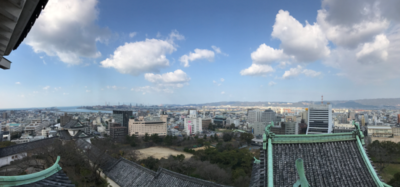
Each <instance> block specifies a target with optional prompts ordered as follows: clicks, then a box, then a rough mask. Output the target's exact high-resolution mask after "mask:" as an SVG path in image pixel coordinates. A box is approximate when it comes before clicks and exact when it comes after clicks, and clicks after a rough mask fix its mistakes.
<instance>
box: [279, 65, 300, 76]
mask: <svg viewBox="0 0 400 187" xmlns="http://www.w3.org/2000/svg"><path fill="white" fill-rule="evenodd" d="M302 70H303V67H301V66H300V65H298V66H297V67H295V68H290V69H289V70H288V71H285V73H284V74H283V76H282V78H283V79H289V78H292V77H297V76H298V75H300V73H301V71H302Z"/></svg>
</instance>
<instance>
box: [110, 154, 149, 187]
mask: <svg viewBox="0 0 400 187" xmlns="http://www.w3.org/2000/svg"><path fill="white" fill-rule="evenodd" d="M105 174H106V175H107V177H109V178H110V179H112V180H113V181H114V182H116V183H117V184H118V185H120V186H121V187H124V186H148V184H149V182H151V181H152V180H153V179H154V176H155V175H156V172H154V171H152V170H149V169H147V168H145V167H143V166H141V165H139V164H136V163H134V162H131V161H129V160H125V159H123V158H121V159H119V160H118V161H117V162H116V163H115V164H114V165H112V166H111V167H110V168H108V170H107V171H106V172H105Z"/></svg>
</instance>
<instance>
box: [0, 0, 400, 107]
mask: <svg viewBox="0 0 400 187" xmlns="http://www.w3.org/2000/svg"><path fill="white" fill-rule="evenodd" d="M374 2H375V1H373V2H372V3H369V2H363V1H354V2H353V3H352V4H348V6H346V7H343V6H339V5H341V3H344V2H340V1H330V0H324V1H322V2H317V1H316V2H312V3H300V2H297V3H293V2H290V3H289V1H279V2H270V1H252V2H239V1H230V2H229V3H224V2H213V1H201V2H193V1H192V2H181V1H172V2H168V3H166V2H163V1H159V2H157V3H153V2H136V1H135V2H131V1H120V2H119V3H113V2H109V1H95V0H85V1H77V0H76V1H75V0H74V1H64V2H56V1H49V2H48V4H47V6H46V8H45V9H44V10H43V12H42V14H41V15H40V16H39V18H38V19H37V20H36V23H35V25H34V26H33V27H32V30H31V31H30V33H29V34H28V36H27V38H26V39H25V40H24V42H23V43H22V44H21V46H20V47H19V48H18V49H17V50H15V51H13V52H12V53H11V55H10V56H8V57H7V58H8V59H10V60H11V61H12V62H13V63H12V65H11V66H12V68H11V69H10V70H6V71H2V72H1V73H0V78H1V79H2V80H3V83H2V88H3V89H2V91H1V92H0V96H1V97H2V98H7V99H2V100H1V101H0V108H28V107H51V106H82V105H98V104H104V103H105V102H111V103H118V102H121V103H122V102H125V103H129V102H131V101H134V102H135V103H146V104H151V105H156V104H190V103H193V104H200V103H209V102H219V101H271V102H278V101H282V102H298V101H305V100H308V101H318V100H319V99H320V97H321V95H324V99H326V100H354V99H373V98H398V96H397V94H396V93H397V92H398V91H399V89H398V88H397V87H396V86H393V85H397V84H398V82H399V76H400V69H399V68H397V66H396V65H398V63H399V60H400V57H399V55H397V54H398V53H399V50H400V47H399V46H400V44H399V41H400V40H398V38H399V37H400V34H399V33H400V32H399V31H400V30H399V29H400V27H399V21H400V19H399V18H400V15H398V14H399V13H398V12H397V11H396V7H399V4H400V3H399V2H395V1H385V2H381V3H380V4H376V3H374ZM344 17H345V18H344ZM396 53H397V54H396ZM132 103H133V102H132Z"/></svg>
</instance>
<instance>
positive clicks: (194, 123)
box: [184, 110, 203, 135]
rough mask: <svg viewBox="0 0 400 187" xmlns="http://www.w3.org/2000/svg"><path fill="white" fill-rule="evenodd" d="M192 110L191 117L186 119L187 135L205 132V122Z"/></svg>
mask: <svg viewBox="0 0 400 187" xmlns="http://www.w3.org/2000/svg"><path fill="white" fill-rule="evenodd" d="M194 111H196V110H190V113H189V116H188V117H187V118H185V121H184V129H185V132H186V134H187V135H192V134H199V133H202V132H203V122H202V119H201V118H198V117H197V111H196V112H194Z"/></svg>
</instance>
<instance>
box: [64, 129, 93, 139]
mask: <svg viewBox="0 0 400 187" xmlns="http://www.w3.org/2000/svg"><path fill="white" fill-rule="evenodd" d="M58 135H59V137H60V139H62V140H72V139H80V138H83V139H86V138H92V137H93V135H90V134H86V133H85V132H83V131H82V130H78V132H77V133H76V134H75V135H74V136H71V135H70V134H69V132H68V130H59V131H58Z"/></svg>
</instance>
